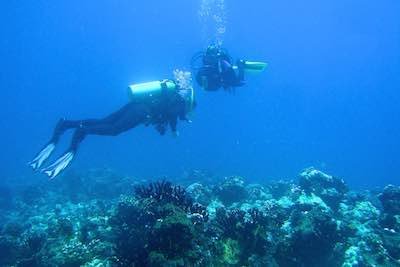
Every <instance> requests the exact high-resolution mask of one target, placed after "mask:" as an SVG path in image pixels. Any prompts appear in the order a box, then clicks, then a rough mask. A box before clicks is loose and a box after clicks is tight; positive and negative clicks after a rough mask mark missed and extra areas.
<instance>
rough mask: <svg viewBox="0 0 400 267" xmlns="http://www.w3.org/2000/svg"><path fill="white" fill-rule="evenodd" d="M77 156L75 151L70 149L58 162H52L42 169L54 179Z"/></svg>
mask: <svg viewBox="0 0 400 267" xmlns="http://www.w3.org/2000/svg"><path fill="white" fill-rule="evenodd" d="M74 156H75V153H74V152H73V151H69V152H67V153H65V154H64V155H62V156H61V157H60V158H59V159H58V160H57V161H56V162H54V163H53V164H51V165H50V166H49V167H47V168H44V169H43V170H42V172H43V173H45V174H46V175H47V176H48V177H49V178H50V179H53V178H54V177H56V176H57V175H59V174H60V173H61V172H62V171H63V170H64V169H65V168H67V167H68V165H69V164H70V163H71V161H72V160H73V158H74Z"/></svg>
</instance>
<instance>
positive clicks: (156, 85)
mask: <svg viewBox="0 0 400 267" xmlns="http://www.w3.org/2000/svg"><path fill="white" fill-rule="evenodd" d="M163 90H167V91H173V90H176V84H175V82H174V81H171V80H160V81H152V82H145V83H138V84H131V85H129V86H128V94H129V97H130V98H133V97H154V96H158V95H160V94H161V92H162V91H163Z"/></svg>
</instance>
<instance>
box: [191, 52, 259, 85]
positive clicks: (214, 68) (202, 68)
mask: <svg viewBox="0 0 400 267" xmlns="http://www.w3.org/2000/svg"><path fill="white" fill-rule="evenodd" d="M266 66H267V64H266V63H264V62H255V61H247V60H237V61H236V64H233V59H232V58H231V57H230V55H229V54H228V52H227V51H226V50H225V49H223V48H221V47H219V46H216V45H210V46H208V47H207V49H206V51H205V52H199V53H197V54H196V55H195V56H194V57H193V58H192V61H191V67H192V69H193V70H194V71H195V72H196V81H197V83H198V84H199V85H200V86H201V87H202V88H203V89H205V90H206V91H217V90H218V89H220V88H223V89H224V90H227V91H231V90H233V89H234V88H236V87H241V86H243V85H244V75H245V73H247V72H262V71H263V70H264V69H265V68H266Z"/></svg>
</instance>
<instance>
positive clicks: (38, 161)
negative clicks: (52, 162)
mask: <svg viewBox="0 0 400 267" xmlns="http://www.w3.org/2000/svg"><path fill="white" fill-rule="evenodd" d="M55 147H56V145H55V144H54V143H50V144H48V145H47V146H46V147H45V148H43V149H42V151H40V152H39V154H38V155H37V156H36V157H35V158H34V159H33V160H32V161H31V162H29V163H28V164H29V166H31V167H32V169H34V170H37V169H38V168H40V166H42V164H43V162H45V161H46V159H48V158H49V156H50V155H51V153H52V152H53V151H54V148H55Z"/></svg>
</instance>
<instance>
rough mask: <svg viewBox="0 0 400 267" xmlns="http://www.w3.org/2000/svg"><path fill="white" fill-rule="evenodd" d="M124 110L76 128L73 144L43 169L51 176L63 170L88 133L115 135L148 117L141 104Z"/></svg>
mask: <svg viewBox="0 0 400 267" xmlns="http://www.w3.org/2000/svg"><path fill="white" fill-rule="evenodd" d="M122 110H123V112H118V116H113V119H112V120H111V119H109V120H99V121H98V122H97V123H90V124H84V123H82V124H81V125H80V127H78V128H77V129H76V130H75V133H74V135H73V137H72V141H71V145H70V147H69V149H68V150H67V152H65V153H64V154H63V155H62V156H61V157H60V158H59V159H58V160H57V161H56V162H54V163H53V164H52V165H50V166H49V167H47V168H45V169H43V172H44V173H45V174H47V175H48V176H49V177H50V178H54V177H55V176H57V175H58V174H59V173H60V172H61V171H63V170H64V169H65V168H66V167H67V166H68V165H69V164H70V163H71V161H72V159H73V158H74V156H75V154H76V152H77V150H78V147H79V144H80V143H81V142H82V141H83V140H84V139H85V137H86V136H87V135H107V136H115V135H118V134H120V133H122V132H125V131H127V130H129V129H131V128H134V127H135V126H137V125H139V124H140V123H143V122H144V121H145V119H146V112H145V110H144V109H143V108H141V106H136V105H129V106H128V107H126V108H123V109H121V111H122Z"/></svg>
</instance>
